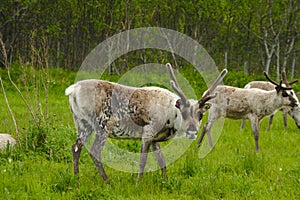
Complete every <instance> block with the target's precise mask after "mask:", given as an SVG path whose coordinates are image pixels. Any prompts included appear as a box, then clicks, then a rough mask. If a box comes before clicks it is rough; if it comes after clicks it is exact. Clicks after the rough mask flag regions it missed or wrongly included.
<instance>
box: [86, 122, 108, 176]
mask: <svg viewBox="0 0 300 200" xmlns="http://www.w3.org/2000/svg"><path fill="white" fill-rule="evenodd" d="M95 129H96V135H95V140H94V143H93V145H92V147H91V149H90V152H89V154H90V156H91V158H92V160H93V162H94V164H95V166H96V167H97V169H98V172H99V173H100V175H101V177H102V179H103V180H104V181H106V180H107V175H106V173H105V170H104V168H103V166H102V162H101V152H102V150H103V147H104V145H105V142H106V140H107V137H108V132H107V131H104V130H103V129H100V127H99V126H96V128H95Z"/></svg>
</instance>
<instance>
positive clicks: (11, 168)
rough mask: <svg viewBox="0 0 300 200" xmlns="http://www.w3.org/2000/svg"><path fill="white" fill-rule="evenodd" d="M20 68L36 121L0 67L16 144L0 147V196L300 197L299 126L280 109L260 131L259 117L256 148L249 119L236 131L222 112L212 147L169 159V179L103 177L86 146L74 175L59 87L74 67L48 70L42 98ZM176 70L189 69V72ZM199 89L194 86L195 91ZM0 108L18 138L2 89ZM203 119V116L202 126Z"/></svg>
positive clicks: (1, 127)
mask: <svg viewBox="0 0 300 200" xmlns="http://www.w3.org/2000/svg"><path fill="white" fill-rule="evenodd" d="M23 72H24V71H22V70H21V69H19V70H16V71H12V77H13V80H14V81H15V82H16V83H17V84H18V86H19V87H20V90H21V91H22V92H23V94H24V96H25V97H26V99H27V100H28V103H29V106H32V108H33V113H34V115H35V116H36V119H37V122H38V126H37V124H36V122H34V120H33V117H32V116H31V114H30V112H28V108H27V107H26V105H25V104H24V101H22V100H21V99H20V95H19V94H18V93H17V92H16V90H15V88H14V87H12V86H11V84H10V82H9V80H8V79H7V78H5V77H6V71H5V70H2V71H1V73H0V74H1V77H2V79H3V84H4V88H5V94H6V97H7V99H8V101H9V104H10V106H11V109H12V111H13V113H14V116H15V119H16V121H17V125H18V130H19V134H20V135H19V138H20V144H21V145H20V146H19V145H17V146H16V147H15V148H14V149H13V150H9V149H7V150H4V151H2V152H1V153H0V199H299V198H300V190H299V188H300V145H299V144H300V131H299V129H298V128H297V127H296V126H295V124H294V122H293V120H292V119H291V118H290V117H289V118H288V129H287V130H285V129H284V126H283V120H282V114H281V112H278V113H277V114H276V115H275V117H274V121H273V125H272V127H271V130H270V131H266V128H267V123H268V118H265V119H264V120H263V121H262V123H261V126H260V140H259V143H260V147H261V151H260V152H256V151H255V144H254V139H253V134H252V131H251V128H250V124H249V121H247V122H246V125H245V128H244V129H243V130H240V124H241V121H240V120H230V119H226V120H225V123H224V127H223V129H222V132H221V133H220V138H219V140H218V142H217V144H216V146H215V147H214V149H213V150H212V151H211V152H210V153H209V154H208V155H207V156H205V157H204V158H200V157H199V151H200V149H199V148H197V147H196V142H195V141H194V142H193V143H192V144H191V145H190V146H189V148H188V149H187V151H186V152H185V153H184V154H183V155H182V156H181V157H180V158H179V159H178V160H176V161H175V162H174V163H172V164H171V165H168V166H167V173H168V179H165V178H163V177H162V176H161V171H160V170H158V171H153V172H148V173H146V174H144V176H143V179H142V180H141V181H140V182H137V174H135V173H127V172H122V171H118V170H115V169H112V168H109V167H108V166H104V167H105V170H106V172H107V174H108V176H109V179H110V183H109V184H108V183H105V182H103V181H102V179H101V176H100V175H99V174H98V172H97V170H96V168H95V167H94V164H93V162H92V160H91V158H90V156H89V154H88V151H87V149H84V150H83V152H82V154H81V160H80V164H79V168H80V172H79V175H78V176H74V175H73V164H72V156H71V146H72V144H73V143H74V142H75V139H76V129H75V126H74V124H73V120H72V116H71V112H70V110H69V105H68V98H67V97H66V96H64V90H65V88H66V87H67V86H68V85H70V84H71V83H73V82H74V79H75V76H76V73H75V72H69V71H64V70H61V69H59V70H58V69H50V70H49V72H47V73H48V74H47V76H48V80H47V91H48V92H47V94H48V95H47V97H46V96H45V91H44V90H43V89H42V90H41V91H42V92H38V90H39V89H40V88H43V87H42V86H43V83H44V82H43V80H42V79H41V81H40V80H38V77H39V76H35V81H33V82H32V83H28V82H27V86H26V84H25V86H24V80H25V79H26V77H24V73H23ZM182 73H183V74H189V71H188V69H187V70H186V71H182ZM29 74H30V73H29ZM29 76H32V74H31V75H29ZM41 77H42V76H41ZM27 78H28V77H27ZM31 78H32V77H31ZM261 78H263V77H261ZM27 80H29V79H27ZM250 80H254V77H243V75H241V74H238V73H237V72H229V74H228V76H227V77H226V79H225V83H226V84H231V85H236V86H240V87H241V86H242V85H243V84H245V83H246V82H247V81H250ZM195 82H196V80H193V81H191V83H195ZM38 83H41V84H38ZM298 85H300V84H298ZM193 86H194V87H199V86H197V85H196V84H195V85H193ZM37 88H39V89H37ZM297 88H299V86H297ZM204 90H205V88H201V89H199V94H201V92H203V91H204ZM26 91H27V92H26ZM298 91H299V90H298ZM199 94H198V95H199ZM46 105H48V106H47V109H46ZM0 108H1V112H0V132H2V133H11V134H12V135H13V136H14V137H15V138H17V137H18V135H16V133H15V132H16V131H15V126H14V124H13V121H12V118H11V115H10V114H9V110H8V109H7V104H6V103H5V98H4V93H3V91H2V92H1V93H0ZM206 120H207V116H206V117H205V118H204V119H203V122H202V126H203V124H204V123H205V122H206ZM200 130H202V127H201V128H200ZM182 140H185V138H182ZM120 143H122V144H127V145H122V146H123V147H124V148H132V149H133V151H138V149H139V142H135V143H132V142H129V141H121V142H120ZM130 145H135V146H134V147H132V146H130ZM151 156H152V155H150V157H151ZM165 157H168V155H167V154H165Z"/></svg>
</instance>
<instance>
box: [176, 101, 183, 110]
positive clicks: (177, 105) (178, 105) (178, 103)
mask: <svg viewBox="0 0 300 200" xmlns="http://www.w3.org/2000/svg"><path fill="white" fill-rule="evenodd" d="M181 104H182V101H181V99H178V100H177V101H176V104H175V107H176V108H178V109H180V106H181Z"/></svg>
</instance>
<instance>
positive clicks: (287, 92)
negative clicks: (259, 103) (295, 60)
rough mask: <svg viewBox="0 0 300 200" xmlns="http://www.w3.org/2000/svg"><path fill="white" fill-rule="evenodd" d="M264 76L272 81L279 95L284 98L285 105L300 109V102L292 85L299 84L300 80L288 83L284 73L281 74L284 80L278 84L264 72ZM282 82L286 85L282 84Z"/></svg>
mask: <svg viewBox="0 0 300 200" xmlns="http://www.w3.org/2000/svg"><path fill="white" fill-rule="evenodd" d="M264 75H265V77H266V78H267V79H268V81H270V82H271V83H273V84H274V85H275V86H276V87H275V89H276V91H277V94H278V95H279V96H281V97H282V100H283V104H284V105H287V106H291V107H296V106H298V107H299V100H298V98H297V96H296V94H295V92H294V91H293V88H292V85H293V84H294V83H297V82H298V80H294V81H292V82H288V81H287V79H286V74H285V72H282V74H281V76H282V80H281V81H280V83H279V84H278V83H276V82H275V81H273V80H272V79H271V78H270V77H269V76H268V74H267V73H266V72H264ZM282 82H283V83H284V84H282Z"/></svg>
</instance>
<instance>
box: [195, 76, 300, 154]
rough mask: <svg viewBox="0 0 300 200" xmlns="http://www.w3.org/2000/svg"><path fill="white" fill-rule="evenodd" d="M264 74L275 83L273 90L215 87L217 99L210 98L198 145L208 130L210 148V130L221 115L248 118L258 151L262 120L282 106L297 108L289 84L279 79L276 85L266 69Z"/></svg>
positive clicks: (295, 99)
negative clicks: (206, 117)
mask: <svg viewBox="0 0 300 200" xmlns="http://www.w3.org/2000/svg"><path fill="white" fill-rule="evenodd" d="M264 75H265V77H266V78H267V79H268V80H269V81H270V82H271V83H272V84H274V85H276V87H275V88H276V90H271V91H266V90H261V89H257V88H252V89H245V88H236V87H231V86H218V87H217V88H216V89H215V92H216V93H218V98H215V99H212V100H210V101H209V103H211V104H212V106H211V108H210V110H209V116H208V122H207V123H206V124H205V125H204V128H203V130H202V133H201V135H200V138H199V140H198V143H197V145H200V143H201V142H202V140H203V137H204V134H205V133H207V136H208V141H209V143H210V146H211V147H212V145H213V144H212V141H211V137H210V130H211V128H212V125H213V124H214V122H215V121H216V120H217V119H219V118H220V117H222V116H223V117H226V118H231V119H247V118H248V119H249V120H250V122H251V125H252V131H253V133H254V140H255V145H256V150H257V151H259V145H258V137H259V123H260V121H261V119H262V118H264V117H265V116H267V115H270V114H272V113H273V112H274V111H275V110H277V109H279V108H281V107H282V106H290V107H296V106H297V107H299V101H298V98H297V97H296V95H295V94H294V92H292V91H291V90H292V88H291V87H285V86H283V85H282V81H280V83H279V84H278V83H276V82H275V81H273V80H271V79H270V77H269V76H268V75H267V73H266V72H264ZM283 76H284V74H283ZM204 94H205V93H204Z"/></svg>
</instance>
